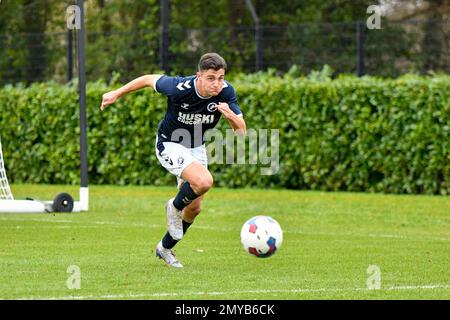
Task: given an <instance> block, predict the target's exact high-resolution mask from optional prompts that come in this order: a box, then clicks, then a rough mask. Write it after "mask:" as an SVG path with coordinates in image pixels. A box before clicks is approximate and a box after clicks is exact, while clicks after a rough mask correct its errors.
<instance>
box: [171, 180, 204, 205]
mask: <svg viewBox="0 0 450 320" xmlns="http://www.w3.org/2000/svg"><path fill="white" fill-rule="evenodd" d="M198 197H199V195H198V194H196V193H195V192H194V190H192V188H191V185H190V184H189V182H187V181H186V182H184V183H183V184H182V185H181V187H180V190H179V191H178V193H177V195H176V197H175V199H174V200H173V205H174V206H175V208H177V209H178V210H183V209H184V208H185V207H186V206H188V205H189V204H190V203H191V202H192V201H193V200H195V199H196V198H198Z"/></svg>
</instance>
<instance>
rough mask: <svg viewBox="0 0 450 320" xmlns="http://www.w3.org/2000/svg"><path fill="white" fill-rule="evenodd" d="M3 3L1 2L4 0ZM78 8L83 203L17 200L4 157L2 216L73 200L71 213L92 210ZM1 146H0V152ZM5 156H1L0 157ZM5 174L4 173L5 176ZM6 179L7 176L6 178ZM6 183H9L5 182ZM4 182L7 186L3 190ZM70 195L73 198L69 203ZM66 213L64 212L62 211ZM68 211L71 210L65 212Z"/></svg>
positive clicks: (81, 5) (49, 208)
mask: <svg viewBox="0 0 450 320" xmlns="http://www.w3.org/2000/svg"><path fill="white" fill-rule="evenodd" d="M0 1H1V0H0ZM77 5H78V8H79V9H80V14H79V15H80V25H79V26H78V27H77V31H76V32H77V45H78V50H77V53H78V77H79V79H78V83H79V103H80V201H73V199H71V196H70V195H68V194H66V196H65V197H62V198H61V197H60V198H59V200H58V196H60V195H62V194H59V195H58V196H57V197H56V198H55V200H54V201H42V200H15V199H14V198H13V196H12V193H11V189H10V187H9V184H8V182H7V179H6V170H5V168H4V164H3V163H2V159H3V156H1V157H0V179H1V180H0V182H1V183H2V184H0V187H1V188H0V195H2V194H3V192H4V193H5V195H4V196H3V197H4V198H6V199H5V200H0V213H1V212H11V213H13V212H14V213H19V212H21V213H41V212H53V211H58V210H54V208H61V206H59V205H58V206H55V203H56V204H60V205H61V204H63V206H66V208H70V207H71V206H69V205H67V203H70V202H72V201H73V209H72V211H71V212H80V211H88V208H89V188H88V162H87V125H86V124H87V120H86V71H85V54H84V1H83V0H77ZM1 152H2V150H1V144H0V153H1ZM0 155H1V154H0ZM2 172H3V173H2ZM3 176H4V177H3ZM3 181H5V182H3ZM3 183H4V184H5V187H3ZM67 196H68V197H70V201H68V200H67V199H68V198H67ZM61 199H63V200H61ZM61 211H64V210H61ZM64 212H67V211H64Z"/></svg>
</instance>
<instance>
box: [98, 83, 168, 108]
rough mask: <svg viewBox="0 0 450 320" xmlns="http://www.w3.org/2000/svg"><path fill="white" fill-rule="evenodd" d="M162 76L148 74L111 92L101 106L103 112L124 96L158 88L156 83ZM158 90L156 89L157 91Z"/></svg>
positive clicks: (104, 96) (106, 95) (105, 96)
mask: <svg viewBox="0 0 450 320" xmlns="http://www.w3.org/2000/svg"><path fill="white" fill-rule="evenodd" d="M161 76H162V75H160V74H148V75H145V76H141V77H139V78H136V79H134V80H132V81H130V82H128V83H127V84H126V85H124V86H123V87H120V88H119V89H117V90H113V91H109V92H107V93H105V94H104V95H103V100H102V105H101V106H100V109H101V110H102V111H103V110H105V109H106V107H107V106H108V105H110V104H113V103H114V102H116V100H117V99H119V98H120V97H121V96H123V95H124V94H127V93H129V92H133V91H136V90H139V89H142V88H145V87H152V88H153V89H155V88H156V81H157V80H158V79H159V78H161ZM155 90H156V89H155Z"/></svg>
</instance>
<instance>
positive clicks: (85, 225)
mask: <svg viewBox="0 0 450 320" xmlns="http://www.w3.org/2000/svg"><path fill="white" fill-rule="evenodd" d="M0 221H33V222H51V223H71V224H76V227H77V228H95V227H96V226H104V225H107V226H112V227H118V228H161V226H163V224H145V223H119V222H114V221H92V222H91V223H86V221H75V220H57V219H9V218H0ZM69 227H70V226H58V227H52V228H69ZM0 228H1V226H0ZM20 228H25V226H20ZM195 228H197V229H202V230H213V231H219V232H235V231H236V230H235V229H233V228H223V227H221V228H218V227H213V226H205V225H195ZM283 232H284V233H294V234H302V235H311V236H333V237H334V236H336V237H362V238H364V237H369V238H393V239H403V240H420V241H422V240H423V241H450V238H445V237H429V236H422V235H417V236H415V235H408V236H405V235H398V234H374V233H367V234H358V233H348V232H317V231H313V232H310V231H302V230H283Z"/></svg>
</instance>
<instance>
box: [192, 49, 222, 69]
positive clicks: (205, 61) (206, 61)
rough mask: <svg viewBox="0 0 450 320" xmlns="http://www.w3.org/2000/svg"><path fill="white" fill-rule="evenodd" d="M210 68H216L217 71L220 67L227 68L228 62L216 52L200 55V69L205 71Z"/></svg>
mask: <svg viewBox="0 0 450 320" xmlns="http://www.w3.org/2000/svg"><path fill="white" fill-rule="evenodd" d="M209 69H214V70H215V71H217V70H220V69H224V70H226V69H227V63H226V62H225V59H224V58H222V57H221V56H220V55H218V54H217V53H215V52H208V53H205V54H204V55H202V56H201V57H200V61H199V62H198V70H199V71H205V70H209Z"/></svg>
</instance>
